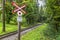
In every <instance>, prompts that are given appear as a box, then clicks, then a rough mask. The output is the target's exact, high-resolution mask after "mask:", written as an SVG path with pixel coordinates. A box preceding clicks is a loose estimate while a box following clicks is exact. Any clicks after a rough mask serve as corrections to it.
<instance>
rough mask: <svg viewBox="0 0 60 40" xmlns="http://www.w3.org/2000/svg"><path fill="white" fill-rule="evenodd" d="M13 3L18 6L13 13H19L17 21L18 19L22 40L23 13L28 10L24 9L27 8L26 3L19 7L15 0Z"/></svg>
mask: <svg viewBox="0 0 60 40" xmlns="http://www.w3.org/2000/svg"><path fill="white" fill-rule="evenodd" d="M12 5H13V6H15V7H16V8H15V9H14V10H13V13H14V12H17V14H18V17H17V21H18V40H20V34H21V22H22V13H24V14H26V12H25V11H24V10H23V8H25V7H26V5H23V6H21V7H19V6H18V5H17V4H16V3H15V2H12Z"/></svg>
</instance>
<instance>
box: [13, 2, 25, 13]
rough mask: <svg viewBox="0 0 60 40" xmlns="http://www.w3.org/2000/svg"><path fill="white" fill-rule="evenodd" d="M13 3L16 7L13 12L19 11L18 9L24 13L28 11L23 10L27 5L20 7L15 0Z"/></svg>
mask: <svg viewBox="0 0 60 40" xmlns="http://www.w3.org/2000/svg"><path fill="white" fill-rule="evenodd" d="M12 5H13V6H15V7H16V8H15V9H14V10H13V13H14V12H17V11H21V12H22V13H24V14H25V13H26V12H25V11H24V10H23V8H25V7H26V5H23V6H21V7H19V6H18V5H17V4H16V3H15V2H12Z"/></svg>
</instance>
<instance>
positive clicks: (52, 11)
mask: <svg viewBox="0 0 60 40" xmlns="http://www.w3.org/2000/svg"><path fill="white" fill-rule="evenodd" d="M59 2H60V0H46V4H47V14H48V15H47V19H48V22H49V23H50V24H53V25H55V29H56V30H58V27H60V21H59V20H60V3H59Z"/></svg>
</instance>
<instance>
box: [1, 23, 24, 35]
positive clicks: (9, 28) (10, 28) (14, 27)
mask: <svg viewBox="0 0 60 40" xmlns="http://www.w3.org/2000/svg"><path fill="white" fill-rule="evenodd" d="M21 28H22V29H23V28H25V27H21ZM17 29H18V26H17V25H12V24H6V32H2V23H1V22H0V35H3V34H6V33H9V32H13V31H16V30H17Z"/></svg>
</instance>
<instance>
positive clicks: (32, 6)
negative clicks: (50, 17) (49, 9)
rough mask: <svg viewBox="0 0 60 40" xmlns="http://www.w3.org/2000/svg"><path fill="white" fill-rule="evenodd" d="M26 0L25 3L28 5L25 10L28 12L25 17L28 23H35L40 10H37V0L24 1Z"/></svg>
mask: <svg viewBox="0 0 60 40" xmlns="http://www.w3.org/2000/svg"><path fill="white" fill-rule="evenodd" d="M24 2H25V4H26V5H27V6H26V8H25V10H26V12H27V14H26V15H25V18H26V20H27V23H28V24H34V23H36V22H37V20H38V12H37V5H36V1H34V0H33V1H32V0H27V1H25V0H24V1H23V3H24Z"/></svg>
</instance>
